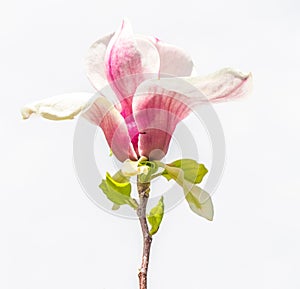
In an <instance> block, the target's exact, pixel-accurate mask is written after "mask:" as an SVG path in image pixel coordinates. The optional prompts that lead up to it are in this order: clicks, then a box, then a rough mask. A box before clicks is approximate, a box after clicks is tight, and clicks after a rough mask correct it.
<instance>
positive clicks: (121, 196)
mask: <svg viewBox="0 0 300 289" xmlns="http://www.w3.org/2000/svg"><path fill="white" fill-rule="evenodd" d="M124 178H125V177H123V176H122V175H121V174H120V173H117V174H116V175H114V177H111V176H110V174H109V173H106V179H105V180H102V183H101V184H100V185H99V187H100V188H101V189H102V191H103V193H104V194H105V195H106V197H107V198H108V199H109V200H110V201H112V202H113V203H114V206H113V208H112V209H113V210H116V209H118V208H119V206H120V205H125V204H127V205H129V206H131V207H132V208H134V209H137V207H138V205H137V203H136V201H135V200H134V199H132V198H131V197H130V193H131V184H130V182H128V181H126V182H125V179H126V178H125V179H124Z"/></svg>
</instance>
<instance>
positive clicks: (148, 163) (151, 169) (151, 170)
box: [139, 161, 158, 182]
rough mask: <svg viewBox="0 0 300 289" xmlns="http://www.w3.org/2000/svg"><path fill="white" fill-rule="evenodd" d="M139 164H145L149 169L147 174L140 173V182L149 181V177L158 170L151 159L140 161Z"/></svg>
mask: <svg viewBox="0 0 300 289" xmlns="http://www.w3.org/2000/svg"><path fill="white" fill-rule="evenodd" d="M139 166H147V167H148V168H149V171H148V173H147V174H141V175H140V180H141V181H142V182H150V181H151V177H152V175H153V174H155V173H156V172H157V170H158V165H157V164H156V163H155V162H151V161H142V162H141V163H140V164H139Z"/></svg>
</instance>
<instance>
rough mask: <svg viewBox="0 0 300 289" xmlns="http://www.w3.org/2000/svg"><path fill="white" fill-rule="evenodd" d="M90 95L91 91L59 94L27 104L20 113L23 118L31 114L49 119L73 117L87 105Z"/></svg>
mask: <svg viewBox="0 0 300 289" xmlns="http://www.w3.org/2000/svg"><path fill="white" fill-rule="evenodd" d="M92 96H93V94H92V93H87V92H82V93H67V94H61V95H57V96H53V97H49V98H46V99H43V100H40V101H36V102H33V103H31V104H27V105H25V106H24V107H23V108H22V109H21V113H22V116H23V118H24V119H27V118H29V117H30V116H31V115H32V114H36V115H39V116H42V117H44V118H47V119H50V120H65V119H73V118H74V117H75V116H76V115H78V114H79V113H80V112H81V111H82V110H84V109H85V108H86V107H87V106H88V105H89V101H90V99H91V97H92Z"/></svg>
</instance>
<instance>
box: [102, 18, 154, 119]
mask: <svg viewBox="0 0 300 289" xmlns="http://www.w3.org/2000/svg"><path fill="white" fill-rule="evenodd" d="M105 64H106V76H107V79H108V81H109V82H110V84H111V86H112V87H113V89H114V91H115V92H116V94H117V96H118V97H119V100H120V102H121V105H122V112H121V113H122V115H123V116H124V117H127V116H128V115H131V114H132V107H131V103H132V96H133V95H134V93H135V90H136V88H137V87H138V85H139V84H140V83H141V82H142V81H144V80H145V79H146V78H147V77H148V78H149V75H148V76H147V75H146V74H149V73H151V74H153V73H154V74H156V75H157V74H158V71H159V54H158V52H157V49H156V48H155V46H154V45H153V44H152V43H151V41H149V40H148V39H146V38H143V37H135V36H134V35H133V33H132V30H131V27H130V24H129V23H128V22H127V21H123V23H122V25H121V28H120V29H119V30H118V31H117V32H116V33H115V34H114V36H113V38H112V39H111V41H110V43H109V45H108V48H107V52H106V56H105ZM152 77H153V75H152Z"/></svg>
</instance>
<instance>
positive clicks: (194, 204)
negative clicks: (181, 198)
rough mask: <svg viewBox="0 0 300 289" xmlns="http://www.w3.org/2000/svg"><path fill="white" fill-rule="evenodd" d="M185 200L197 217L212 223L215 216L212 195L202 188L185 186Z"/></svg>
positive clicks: (191, 185)
mask: <svg viewBox="0 0 300 289" xmlns="http://www.w3.org/2000/svg"><path fill="white" fill-rule="evenodd" d="M183 189H184V193H185V199H186V200H187V202H188V204H189V206H190V208H191V210H192V211H193V212H194V213H196V214H197V215H199V216H201V217H204V218H205V219H207V220H209V221H212V220H213V216H214V208H213V204H212V200H211V197H210V195H209V194H208V193H207V192H206V191H204V190H202V189H201V188H199V187H197V186H195V185H193V184H190V185H189V186H186V185H184V187H183Z"/></svg>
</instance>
